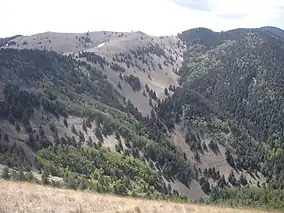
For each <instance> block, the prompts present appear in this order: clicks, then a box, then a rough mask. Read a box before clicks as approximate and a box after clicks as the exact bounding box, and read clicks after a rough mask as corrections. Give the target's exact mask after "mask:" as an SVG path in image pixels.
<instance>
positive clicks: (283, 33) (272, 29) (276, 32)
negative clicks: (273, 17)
mask: <svg viewBox="0 0 284 213" xmlns="http://www.w3.org/2000/svg"><path fill="white" fill-rule="evenodd" d="M260 30H265V31H268V32H270V33H272V34H274V35H277V36H279V37H280V38H284V30H282V29H279V28H277V27H272V26H266V27H261V28H260Z"/></svg>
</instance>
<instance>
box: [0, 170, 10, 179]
mask: <svg viewBox="0 0 284 213" xmlns="http://www.w3.org/2000/svg"><path fill="white" fill-rule="evenodd" d="M1 176H2V178H3V179H5V180H9V179H10V174H9V168H8V167H4V168H3V169H2V175H1Z"/></svg>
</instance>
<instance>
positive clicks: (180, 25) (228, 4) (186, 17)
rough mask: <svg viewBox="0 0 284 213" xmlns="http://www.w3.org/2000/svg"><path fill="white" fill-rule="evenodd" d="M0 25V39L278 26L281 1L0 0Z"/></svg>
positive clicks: (283, 10)
mask: <svg viewBox="0 0 284 213" xmlns="http://www.w3.org/2000/svg"><path fill="white" fill-rule="evenodd" d="M0 23H1V27H0V37H7V36H12V35H16V34H22V35H31V34H36V33H41V32H46V31H54V32H87V31H98V30H110V31H143V32H145V33H147V34H150V35H175V34H177V33H179V32H182V31H184V30H187V29H190V28H195V27H206V28H210V29H212V30H214V31H225V30H229V29H234V28H255V27H261V26H276V27H279V28H282V29H284V0H76V1H75V0H49V1H43V0H9V1H3V2H2V1H1V4H0Z"/></svg>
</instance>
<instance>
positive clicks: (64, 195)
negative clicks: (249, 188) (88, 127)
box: [0, 180, 264, 213]
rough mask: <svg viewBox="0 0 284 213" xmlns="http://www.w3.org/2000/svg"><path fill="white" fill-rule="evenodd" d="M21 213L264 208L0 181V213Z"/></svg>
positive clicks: (232, 212) (197, 212)
mask: <svg viewBox="0 0 284 213" xmlns="http://www.w3.org/2000/svg"><path fill="white" fill-rule="evenodd" d="M18 212H19V213H28V212H29V213H36V212H40V213H42V212H54V213H55V212H60V213H67V212H68V213H91V212H92V213H98V212H100V213H107V212H108V213H150V212H151V213H152V212H157V213H261V212H262V211H257V210H255V211H254V210H242V209H230V208H220V207H213V206H211V207H210V206H199V205H190V204H177V203H169V202H159V201H150V200H143V199H134V198H121V197H115V196H111V195H102V194H95V193H87V192H79V191H72V190H66V189H55V188H49V187H45V186H41V185H35V184H30V183H21V182H9V181H3V180H0V213H18ZM262 213H264V212H262Z"/></svg>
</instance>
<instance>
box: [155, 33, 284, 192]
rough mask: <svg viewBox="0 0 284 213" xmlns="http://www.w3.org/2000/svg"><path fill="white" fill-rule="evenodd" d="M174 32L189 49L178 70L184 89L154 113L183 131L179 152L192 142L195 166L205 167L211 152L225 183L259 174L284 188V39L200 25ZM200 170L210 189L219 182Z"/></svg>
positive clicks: (268, 181)
mask: <svg viewBox="0 0 284 213" xmlns="http://www.w3.org/2000/svg"><path fill="white" fill-rule="evenodd" d="M179 36H180V38H181V39H183V40H184V41H185V42H186V43H187V48H188V50H187V52H186V53H185V55H184V58H185V61H184V63H183V67H182V69H180V71H179V74H180V76H181V77H180V83H181V84H182V88H181V89H179V90H178V91H177V92H175V94H174V95H173V96H172V97H170V98H168V99H167V100H165V101H163V102H162V103H161V105H160V106H159V107H158V108H157V111H158V116H159V117H160V118H163V119H164V121H165V123H166V124H167V126H168V127H169V128H171V129H172V131H174V132H175V134H183V135H184V136H183V138H184V141H185V142H186V143H184V142H183V144H184V145H183V150H184V146H187V145H188V146H189V148H188V153H187V156H188V158H195V160H196V161H197V162H196V165H197V167H199V168H201V169H204V167H203V166H204V163H205V164H206V162H204V163H202V161H203V160H204V159H206V156H207V154H206V153H207V152H208V151H207V150H210V151H209V153H210V152H212V151H213V152H214V151H215V152H216V153H219V154H218V155H221V156H222V158H223V161H219V163H218V164H216V165H215V166H216V168H213V169H214V170H217V171H218V170H219V171H220V170H221V171H222V170H223V171H225V168H226V170H227V171H226V173H225V174H224V176H225V179H227V180H228V181H229V182H228V183H229V185H235V186H237V185H246V184H248V182H249V183H250V184H252V183H253V182H254V184H257V185H259V184H260V183H262V182H264V179H263V178H260V179H259V177H260V174H259V172H261V173H262V174H264V176H266V178H267V180H266V182H267V183H268V186H269V187H271V188H273V189H276V188H278V189H281V188H283V174H282V171H283V167H282V164H281V163H280V162H281V161H282V160H283V157H284V155H283V143H282V142H281V141H282V140H283V131H282V128H283V123H282V117H283V115H282V111H283V110H282V108H283V98H284V94H283V90H282V87H283V79H284V78H283V72H282V70H283V68H284V64H283V55H284V42H283V40H282V39H280V38H278V37H275V36H274V35H272V34H270V33H269V34H268V33H266V32H262V31H260V30H259V29H236V30H231V31H228V32H221V33H217V32H213V31H210V30H206V29H202V28H201V29H200V28H198V29H192V30H189V31H186V32H184V33H182V34H181V35H179ZM176 124H179V125H181V127H182V129H181V131H182V133H179V132H178V131H179V129H177V128H176ZM224 146H225V150H223V151H222V149H223V147H224ZM208 147H209V148H208ZM216 158H217V157H213V159H212V160H214V159H216ZM200 162H201V163H200ZM207 162H208V160H207ZM220 163H222V164H223V166H221V165H222V164H220ZM224 163H225V164H224ZM207 169H209V168H207ZM228 169H229V170H230V169H231V170H232V171H231V172H229V173H228ZM212 172H213V170H212V168H211V172H210V171H209V173H212ZM214 173H215V172H213V174H214ZM199 175H200V176H201V177H203V178H201V179H200V182H201V183H204V178H205V183H206V184H207V182H206V180H207V181H209V182H210V183H211V187H212V186H215V184H217V185H218V186H221V185H223V184H224V178H221V179H220V175H218V176H219V178H217V179H216V177H214V176H215V175H213V177H212V175H208V171H204V170H203V172H202V170H199ZM236 175H237V179H238V178H239V179H240V180H239V181H236V180H235V177H234V176H236ZM239 175H240V176H239ZM221 176H222V174H221ZM250 176H251V177H253V178H252V179H251V177H250ZM244 177H245V179H246V180H245V179H244ZM255 177H257V178H255ZM211 179H213V182H211ZM214 179H215V180H214ZM220 181H221V182H220ZM214 182H215V183H214ZM242 182H243V183H242ZM256 182H257V183H256ZM263 184H264V183H263ZM209 191H210V190H209Z"/></svg>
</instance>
